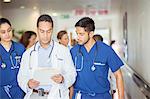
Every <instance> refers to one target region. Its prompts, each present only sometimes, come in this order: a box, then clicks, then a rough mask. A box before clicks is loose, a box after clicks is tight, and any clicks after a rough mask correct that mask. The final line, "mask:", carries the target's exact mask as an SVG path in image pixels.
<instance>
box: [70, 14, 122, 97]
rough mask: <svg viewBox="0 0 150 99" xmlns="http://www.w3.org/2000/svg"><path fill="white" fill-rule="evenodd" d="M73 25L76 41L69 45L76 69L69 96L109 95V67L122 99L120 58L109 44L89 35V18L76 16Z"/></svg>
mask: <svg viewBox="0 0 150 99" xmlns="http://www.w3.org/2000/svg"><path fill="white" fill-rule="evenodd" d="M75 27H76V32H77V36H78V44H77V45H76V46H74V47H73V48H72V49H71V54H72V58H73V61H74V64H75V67H76V71H77V78H76V82H75V84H74V92H75V93H74V98H73V99H112V98H111V95H110V93H109V90H110V84H109V81H108V70H109V68H110V69H111V71H112V72H113V73H114V75H115V77H116V82H117V88H118V92H119V97H118V99H124V85H123V78H122V74H121V70H120V67H121V66H123V62H122V61H121V60H120V58H119V57H118V56H117V54H116V53H115V52H114V51H113V50H112V48H111V47H110V46H108V45H106V44H104V43H103V42H101V41H97V42H96V41H95V40H94V39H93V34H94V30H95V23H94V21H93V20H92V19H91V18H89V17H84V18H82V19H80V20H79V21H78V22H77V23H76V24H75Z"/></svg>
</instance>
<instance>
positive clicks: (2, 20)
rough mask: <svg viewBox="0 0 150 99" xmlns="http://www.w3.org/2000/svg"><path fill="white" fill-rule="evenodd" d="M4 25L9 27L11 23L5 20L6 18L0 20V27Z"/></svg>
mask: <svg viewBox="0 0 150 99" xmlns="http://www.w3.org/2000/svg"><path fill="white" fill-rule="evenodd" d="M4 23H7V24H9V25H10V26H11V23H10V21H9V20H8V19H6V18H0V25H2V24H4Z"/></svg>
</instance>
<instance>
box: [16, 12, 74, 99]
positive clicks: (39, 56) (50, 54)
mask: <svg viewBox="0 0 150 99" xmlns="http://www.w3.org/2000/svg"><path fill="white" fill-rule="evenodd" d="M53 26H54V25H53V20H52V18H51V16H49V15H47V14H43V15H41V16H40V17H39V18H38V20H37V35H38V42H37V43H35V44H34V46H32V47H31V48H29V49H28V50H26V51H25V53H24V54H23V57H22V60H21V68H20V70H19V73H18V82H19V85H20V87H21V88H22V89H23V90H24V92H25V93H26V96H25V99H69V90H68V88H69V87H70V86H72V84H73V83H74V82H75V77H76V71H75V68H74V64H73V61H72V59H71V55H70V51H69V49H68V48H66V47H64V46H63V45H60V44H59V43H57V42H55V41H54V40H52V39H51V36H52V32H53ZM45 67H47V68H55V70H56V69H57V70H59V72H57V74H54V75H51V76H50V77H49V76H48V78H49V79H47V80H48V84H47V83H46V85H41V82H43V81H38V80H35V78H34V73H35V71H36V70H37V69H38V68H43V69H44V68H45ZM57 70H56V71H57ZM50 72H51V71H50ZM53 72H54V71H53ZM44 73H45V72H43V74H41V75H44ZM45 76H47V75H46V74H45ZM42 78H45V77H42ZM49 82H50V83H49Z"/></svg>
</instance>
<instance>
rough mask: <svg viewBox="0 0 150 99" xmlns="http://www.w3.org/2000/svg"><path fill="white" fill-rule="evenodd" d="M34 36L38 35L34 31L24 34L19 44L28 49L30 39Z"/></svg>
mask: <svg viewBox="0 0 150 99" xmlns="http://www.w3.org/2000/svg"><path fill="white" fill-rule="evenodd" d="M32 35H36V33H35V32H33V31H26V32H24V34H23V35H22V36H21V39H20V41H19V42H20V43H22V44H23V45H24V46H25V47H27V46H28V44H29V39H30V38H31V36H32Z"/></svg>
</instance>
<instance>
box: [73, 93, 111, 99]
mask: <svg viewBox="0 0 150 99" xmlns="http://www.w3.org/2000/svg"><path fill="white" fill-rule="evenodd" d="M75 96H76V93H74V96H73V99H76V98H75ZM81 99H112V97H111V95H110V93H109V92H106V93H102V94H96V95H95V96H91V95H89V94H84V93H81Z"/></svg>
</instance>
